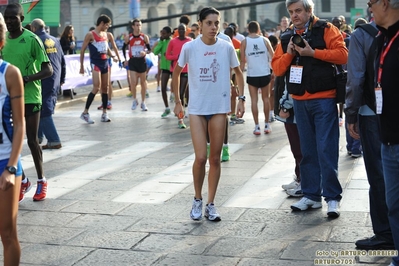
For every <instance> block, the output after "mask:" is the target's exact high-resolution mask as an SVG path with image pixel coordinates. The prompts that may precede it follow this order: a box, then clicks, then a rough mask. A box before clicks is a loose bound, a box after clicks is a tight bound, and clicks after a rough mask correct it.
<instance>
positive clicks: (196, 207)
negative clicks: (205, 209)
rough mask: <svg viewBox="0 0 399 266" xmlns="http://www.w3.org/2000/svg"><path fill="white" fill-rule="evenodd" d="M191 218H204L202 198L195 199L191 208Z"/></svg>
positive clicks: (196, 219)
mask: <svg viewBox="0 0 399 266" xmlns="http://www.w3.org/2000/svg"><path fill="white" fill-rule="evenodd" d="M190 217H191V219H193V220H195V221H198V220H201V218H202V199H196V198H194V200H193V207H192V208H191V212H190Z"/></svg>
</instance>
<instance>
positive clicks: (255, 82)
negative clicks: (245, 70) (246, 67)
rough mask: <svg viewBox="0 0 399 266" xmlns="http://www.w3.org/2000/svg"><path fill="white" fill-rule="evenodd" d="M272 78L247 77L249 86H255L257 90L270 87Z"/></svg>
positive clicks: (268, 76)
mask: <svg viewBox="0 0 399 266" xmlns="http://www.w3.org/2000/svg"><path fill="white" fill-rule="evenodd" d="M270 79H271V76H270V75H267V76H262V77H247V84H249V85H251V86H254V87H255V88H263V87H266V86H267V85H269V83H270Z"/></svg>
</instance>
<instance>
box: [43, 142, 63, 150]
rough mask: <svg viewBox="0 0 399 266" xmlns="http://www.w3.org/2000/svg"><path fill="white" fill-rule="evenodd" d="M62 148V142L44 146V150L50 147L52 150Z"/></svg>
mask: <svg viewBox="0 0 399 266" xmlns="http://www.w3.org/2000/svg"><path fill="white" fill-rule="evenodd" d="M61 148H62V145H61V143H60V144H57V145H54V146H49V145H48V144H46V145H43V146H42V150H48V149H50V150H52V149H56V150H58V149H61Z"/></svg>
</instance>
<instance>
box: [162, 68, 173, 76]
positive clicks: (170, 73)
mask: <svg viewBox="0 0 399 266" xmlns="http://www.w3.org/2000/svg"><path fill="white" fill-rule="evenodd" d="M163 74H169V75H172V72H170V70H166V69H162V75H163Z"/></svg>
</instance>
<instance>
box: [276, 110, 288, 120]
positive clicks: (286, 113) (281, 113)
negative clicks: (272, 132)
mask: <svg viewBox="0 0 399 266" xmlns="http://www.w3.org/2000/svg"><path fill="white" fill-rule="evenodd" d="M278 116H279V117H281V118H283V119H287V118H288V117H290V112H283V110H282V109H280V112H279V113H278Z"/></svg>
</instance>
